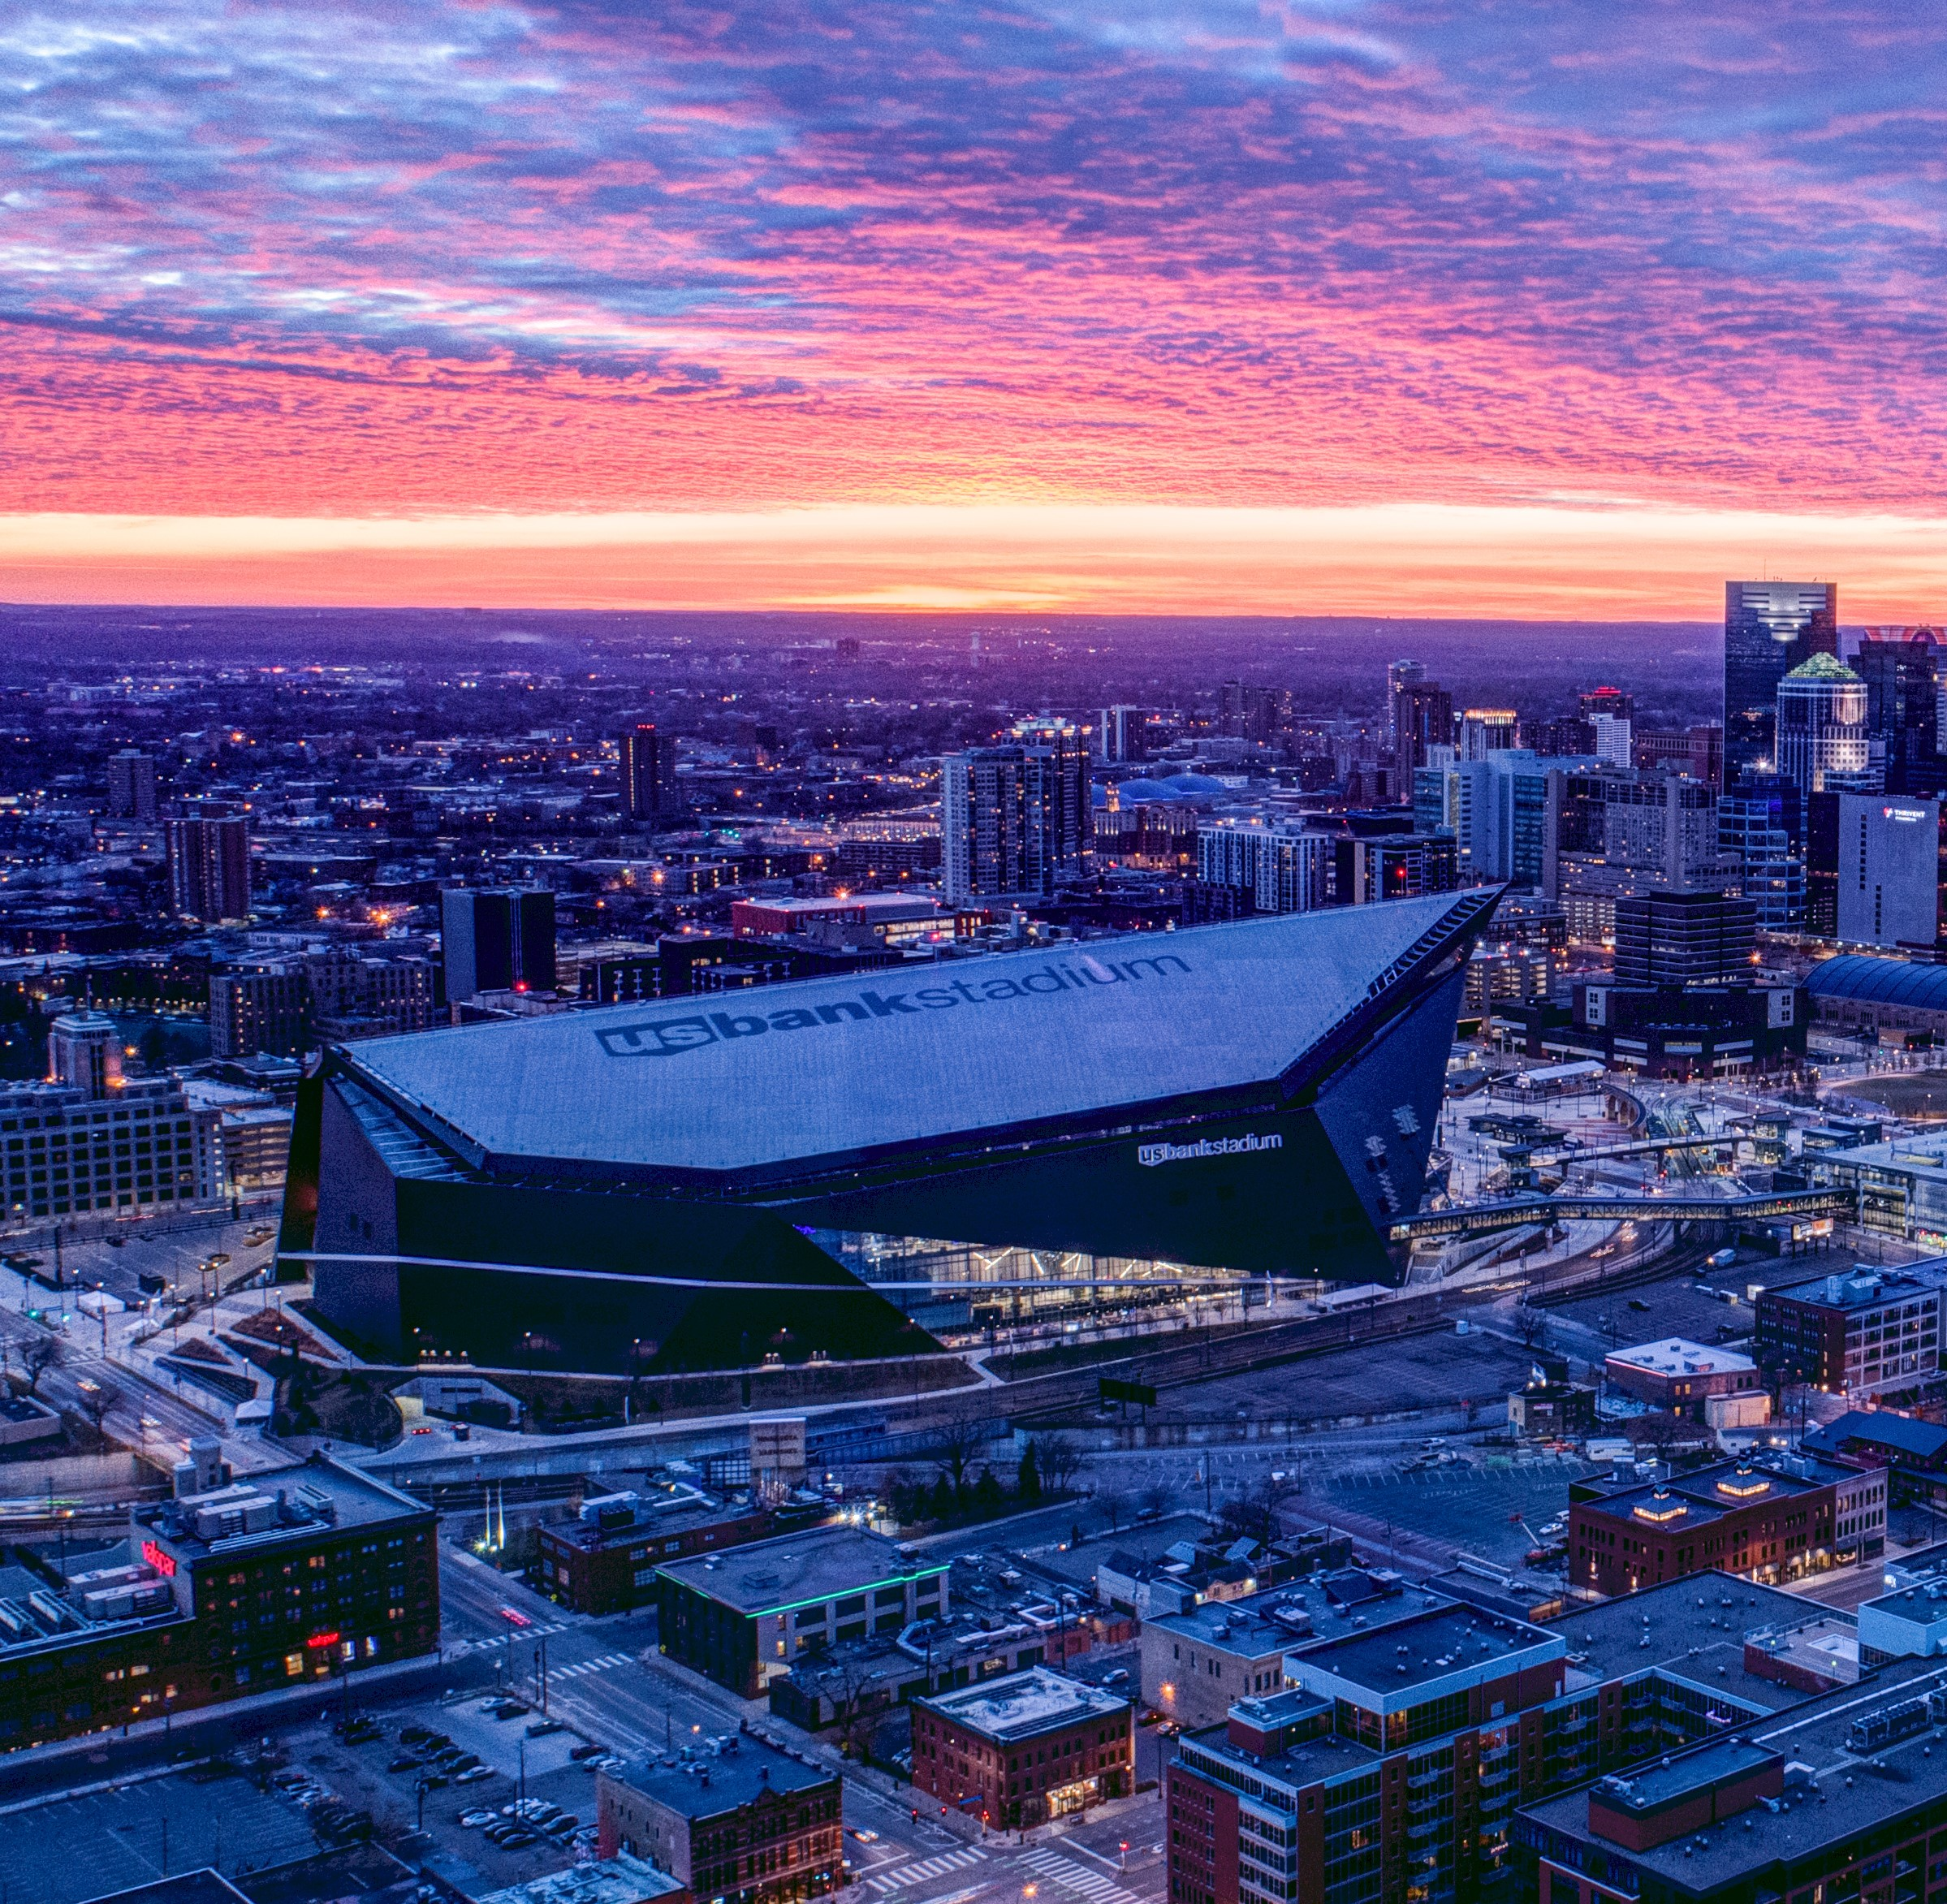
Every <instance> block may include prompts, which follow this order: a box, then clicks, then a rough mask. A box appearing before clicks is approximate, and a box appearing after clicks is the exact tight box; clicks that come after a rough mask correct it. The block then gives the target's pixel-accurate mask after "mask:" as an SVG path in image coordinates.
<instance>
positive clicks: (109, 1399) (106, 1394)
mask: <svg viewBox="0 0 1947 1904" xmlns="http://www.w3.org/2000/svg"><path fill="white" fill-rule="evenodd" d="M121 1399H122V1392H121V1390H120V1389H119V1388H110V1387H109V1385H108V1384H107V1383H106V1382H93V1383H91V1384H89V1385H88V1387H87V1388H84V1389H83V1390H82V1391H81V1405H82V1407H83V1408H84V1409H85V1410H87V1411H88V1419H89V1420H90V1421H91V1422H93V1423H94V1425H95V1432H96V1433H97V1435H98V1434H100V1433H101V1423H103V1422H104V1421H105V1420H106V1419H107V1417H108V1411H109V1410H110V1409H111V1408H113V1407H114V1405H115V1404H116V1403H117V1402H118V1401H120V1400H121Z"/></svg>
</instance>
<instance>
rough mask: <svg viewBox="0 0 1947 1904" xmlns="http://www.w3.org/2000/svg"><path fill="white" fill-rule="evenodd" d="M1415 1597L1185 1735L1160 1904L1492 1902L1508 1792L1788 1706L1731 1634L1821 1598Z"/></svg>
mask: <svg viewBox="0 0 1947 1904" xmlns="http://www.w3.org/2000/svg"><path fill="white" fill-rule="evenodd" d="M1405 1593H1406V1594H1407V1595H1408V1596H1409V1597H1412V1598H1418V1597H1421V1596H1420V1595H1419V1594H1418V1590H1417V1589H1415V1588H1413V1587H1408V1588H1406V1589H1405ZM1423 1599H1424V1612H1423V1621H1422V1622H1421V1623H1419V1624H1418V1630H1417V1631H1416V1630H1415V1628H1414V1626H1406V1627H1401V1628H1395V1629H1392V1630H1388V1631H1384V1632H1380V1633H1377V1634H1372V1635H1371V1636H1370V1637H1362V1638H1360V1639H1359V1640H1358V1641H1357V1642H1354V1643H1349V1644H1347V1645H1346V1646H1345V1647H1343V1648H1342V1649H1336V1648H1327V1649H1324V1651H1323V1654H1321V1655H1315V1656H1312V1658H1311V1660H1307V1659H1306V1658H1303V1657H1299V1658H1293V1660H1290V1661H1289V1662H1288V1665H1289V1673H1291V1674H1293V1675H1296V1676H1298V1677H1300V1678H1301V1679H1302V1683H1300V1684H1297V1685H1294V1686H1290V1687H1288V1688H1287V1690H1284V1691H1283V1692H1280V1693H1276V1694H1272V1695H1267V1696H1265V1697H1263V1698H1252V1699H1245V1700H1241V1701H1240V1702H1239V1703H1237V1704H1236V1705H1235V1706H1233V1708H1231V1711H1230V1713H1229V1715H1228V1720H1227V1721H1226V1723H1225V1724H1224V1725H1223V1726H1222V1727H1213V1728H1211V1729H1208V1730H1206V1731H1200V1732H1197V1733H1185V1735H1184V1737H1183V1738H1182V1739H1181V1741H1180V1742H1179V1745H1178V1750H1177V1754H1176V1758H1175V1759H1173V1760H1172V1762H1171V1763H1170V1764H1168V1766H1167V1767H1166V1768H1165V1786H1164V1806H1165V1811H1166V1815H1167V1819H1166V1844H1167V1846H1168V1861H1169V1889H1168V1896H1169V1898H1171V1899H1172V1904H1339V1901H1340V1900H1341V1899H1343V1898H1361V1897H1363V1898H1388V1897H1410V1896H1423V1897H1427V1898H1442V1897H1445V1898H1453V1897H1461V1898H1466V1897H1470V1896H1482V1895H1489V1896H1491V1895H1494V1894H1496V1893H1495V1892H1494V1891H1493V1890H1492V1889H1491V1888H1490V1887H1492V1886H1493V1885H1496V1884H1497V1883H1505V1880H1506V1879H1507V1877H1508V1876H1509V1874H1510V1869H1511V1866H1512V1863H1513V1841H1512V1831H1513V1824H1514V1821H1515V1812H1516V1808H1517V1806H1519V1805H1521V1804H1522V1803H1523V1802H1524V1801H1526V1802H1529V1803H1532V1802H1534V1801H1535V1799H1536V1798H1539V1797H1542V1796H1543V1795H1544V1794H1549V1793H1552V1792H1560V1791H1563V1790H1567V1789H1569V1788H1570V1787H1573V1786H1575V1785H1584V1784H1586V1783H1587V1781H1589V1780H1591V1779H1592V1778H1594V1777H1597V1776H1599V1775H1600V1774H1602V1773H1604V1772H1612V1771H1617V1770H1627V1769H1629V1768H1633V1767H1637V1766H1640V1765H1642V1764H1644V1763H1645V1762H1646V1761H1651V1762H1653V1761H1654V1760H1656V1759H1658V1758H1660V1757H1661V1756H1662V1755H1664V1754H1668V1753H1672V1752H1673V1751H1676V1750H1677V1748H1679V1747H1681V1746H1683V1745H1685V1744H1687V1743H1689V1742H1692V1741H1696V1740H1703V1739H1711V1738H1718V1737H1721V1736H1722V1735H1723V1734H1724V1733H1725V1731H1726V1730H1727V1729H1733V1728H1742V1727H1747V1726H1751V1725H1758V1724H1760V1723H1764V1722H1765V1721H1768V1719H1769V1718H1770V1716H1772V1715H1773V1714H1776V1713H1782V1712H1787V1711H1792V1710H1794V1709H1796V1708H1801V1707H1803V1706H1804V1705H1805V1704H1806V1703H1807V1693H1806V1691H1805V1690H1803V1688H1802V1687H1801V1686H1798V1685H1795V1684H1793V1683H1789V1682H1788V1681H1787V1680H1786V1679H1784V1678H1781V1677H1778V1676H1777V1675H1776V1673H1774V1672H1773V1671H1772V1664H1773V1661H1772V1656H1769V1655H1765V1656H1763V1657H1762V1658H1759V1657H1758V1656H1756V1655H1755V1654H1754V1653H1753V1652H1752V1651H1751V1647H1750V1645H1749V1641H1748V1638H1747V1636H1749V1635H1751V1634H1753V1633H1754V1632H1755V1631H1756V1630H1766V1631H1772V1630H1776V1629H1777V1628H1778V1627H1780V1626H1782V1625H1785V1624H1787V1623H1789V1622H1790V1621H1803V1619H1804V1618H1805V1617H1806V1615H1807V1612H1808V1611H1809V1612H1811V1613H1827V1612H1828V1609H1824V1608H1809V1609H1808V1608H1807V1605H1806V1604H1805V1603H1804V1602H1803V1601H1802V1600H1798V1599H1797V1598H1795V1597H1794V1596H1793V1595H1789V1594H1783V1593H1776V1592H1772V1591H1768V1590H1767V1589H1765V1588H1763V1587H1754V1586H1752V1585H1751V1584H1750V1583H1749V1582H1743V1581H1733V1580H1730V1579H1728V1578H1725V1576H1723V1575H1715V1576H1708V1577H1705V1578H1700V1579H1694V1580H1686V1581H1685V1582H1682V1583H1681V1584H1680V1585H1677V1586H1673V1587H1664V1588H1661V1589H1659V1590H1656V1591H1651V1592H1650V1593H1648V1594H1647V1595H1643V1597H1642V1598H1640V1599H1638V1600H1632V1601H1629V1602H1627V1603H1625V1602H1620V1601H1617V1602H1611V1603H1609V1604H1605V1605H1602V1606H1597V1607H1592V1608H1587V1609H1586V1610H1583V1611H1581V1612H1578V1613H1570V1614H1569V1615H1567V1616H1566V1617H1564V1618H1563V1619H1561V1621H1558V1622H1557V1623H1556V1624H1555V1625H1554V1626H1551V1627H1549V1628H1548V1629H1539V1628H1535V1627H1533V1626H1528V1625H1527V1624H1526V1622H1522V1621H1510V1622H1508V1626H1509V1627H1510V1628H1511V1629H1512V1630H1511V1631H1508V1632H1500V1631H1483V1632H1481V1633H1476V1632H1475V1631H1474V1630H1472V1628H1470V1626H1467V1625H1466V1622H1465V1613H1466V1610H1465V1609H1458V1608H1453V1606H1452V1605H1451V1604H1450V1603H1446V1602H1443V1601H1441V1600H1440V1598H1439V1596H1438V1595H1424V1596H1423ZM1832 1617H1834V1618H1836V1619H1838V1620H1840V1621H1843V1619H1844V1616H1843V1615H1837V1616H1832ZM1333 1651H1340V1653H1341V1659H1340V1665H1339V1666H1338V1667H1337V1668H1336V1669H1332V1670H1330V1671H1329V1673H1328V1675H1326V1676H1320V1677H1314V1664H1313V1663H1312V1662H1313V1661H1315V1660H1318V1659H1319V1658H1325V1659H1328V1660H1329V1658H1330V1656H1331V1654H1332V1652H1333ZM1551 1655H1552V1656H1551ZM1753 1659H1757V1660H1758V1664H1759V1667H1760V1670H1757V1671H1753V1670H1751V1666H1750V1664H1749V1663H1748V1662H1750V1661H1751V1660H1753ZM1341 1693H1343V1694H1345V1695H1347V1696H1344V1697H1341V1696H1340V1695H1341ZM1846 1696H1849V1697H1850V1696H1856V1695H1854V1694H1852V1693H1850V1692H1849V1693H1848V1694H1847V1695H1846ZM1388 1708H1391V1709H1390V1710H1389V1709H1388ZM1382 1736H1383V1737H1384V1738H1385V1741H1386V1742H1385V1743H1384V1744H1381V1743H1379V1742H1378V1741H1379V1739H1380V1738H1382ZM1595 1895H1596V1896H1597V1897H1598V1898H1607V1897H1608V1893H1607V1892H1606V1891H1602V1892H1599V1893H1595ZM1553 1904H1565V1895H1564V1893H1563V1892H1562V1890H1561V1889H1559V1888H1558V1889H1556V1891H1555V1893H1553ZM1585 1904H1587V1897H1586V1894H1585Z"/></svg>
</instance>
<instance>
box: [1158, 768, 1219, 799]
mask: <svg viewBox="0 0 1947 1904" xmlns="http://www.w3.org/2000/svg"><path fill="white" fill-rule="evenodd" d="M1163 785H1164V786H1165V787H1167V788H1169V789H1170V790H1171V791H1172V792H1174V793H1175V794H1176V797H1177V798H1178V799H1180V800H1181V799H1185V798H1187V797H1189V795H1190V794H1193V793H1228V792H1229V791H1230V789H1229V788H1228V787H1226V786H1225V785H1224V783H1223V782H1222V781H1221V780H1215V779H1211V776H1210V775H1208V774H1177V775H1174V776H1172V778H1171V779H1168V780H1165V781H1164V782H1163Z"/></svg>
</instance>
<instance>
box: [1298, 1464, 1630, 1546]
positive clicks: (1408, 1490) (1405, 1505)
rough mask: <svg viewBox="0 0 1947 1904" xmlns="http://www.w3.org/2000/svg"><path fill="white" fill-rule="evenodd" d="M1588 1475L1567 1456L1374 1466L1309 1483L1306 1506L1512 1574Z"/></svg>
mask: <svg viewBox="0 0 1947 1904" xmlns="http://www.w3.org/2000/svg"><path fill="white" fill-rule="evenodd" d="M1592 1471H1593V1470H1591V1466H1590V1464H1589V1463H1587V1462H1586V1461H1581V1460H1578V1458H1577V1457H1574V1456H1573V1455H1548V1454H1543V1455H1535V1456H1526V1457H1521V1458H1518V1459H1516V1458H1511V1457H1508V1456H1505V1455H1499V1454H1490V1455H1486V1456H1483V1457H1476V1458H1475V1459H1473V1460H1470V1461H1457V1462H1455V1463H1453V1465H1452V1466H1445V1467H1435V1468H1422V1469H1418V1470H1413V1471H1410V1472H1403V1471H1401V1469H1400V1468H1399V1467H1397V1466H1386V1467H1380V1466H1373V1467H1370V1468H1367V1469H1365V1470H1362V1471H1357V1472H1353V1473H1351V1474H1340V1475H1339V1476H1337V1477H1336V1478H1335V1479H1332V1480H1330V1481H1329V1482H1327V1483H1325V1484H1324V1485H1323V1487H1319V1484H1318V1483H1317V1481H1316V1480H1315V1479H1314V1481H1313V1483H1312V1487H1311V1489H1310V1493H1311V1497H1312V1499H1313V1500H1319V1499H1321V1498H1322V1499H1323V1500H1328V1501H1330V1502H1333V1503H1336V1504H1339V1505H1343V1506H1344V1507H1345V1509H1347V1510H1348V1511H1349V1512H1350V1513H1356V1514H1361V1515H1363V1516H1366V1517H1367V1518H1370V1519H1372V1520H1375V1521H1379V1522H1384V1524H1386V1525H1388V1526H1393V1527H1397V1528H1399V1529H1400V1530H1401V1531H1404V1532H1407V1533H1415V1534H1423V1535H1427V1536H1428V1537H1429V1538H1430V1539H1435V1540H1437V1541H1440V1542H1442V1543H1444V1544H1445V1545H1447V1546H1449V1547H1453V1548H1459V1549H1460V1550H1461V1552H1466V1553H1470V1554H1473V1555H1475V1556H1477V1557H1479V1559H1482V1560H1485V1561H1495V1562H1496V1563H1497V1564H1498V1565H1501V1566H1505V1567H1516V1568H1518V1567H1519V1566H1520V1565H1522V1561H1523V1560H1524V1559H1525V1557H1526V1555H1527V1552H1528V1551H1529V1549H1530V1548H1532V1547H1533V1546H1534V1545H1535V1536H1536V1535H1539V1531H1540V1529H1541V1527H1542V1526H1543V1524H1544V1523H1546V1522H1549V1521H1551V1520H1552V1519H1553V1518H1555V1517H1556V1516H1557V1515H1561V1514H1565V1513H1567V1511H1568V1506H1569V1483H1570V1482H1571V1481H1573V1480H1577V1479H1580V1477H1581V1476H1582V1475H1583V1474H1588V1473H1591V1472H1592Z"/></svg>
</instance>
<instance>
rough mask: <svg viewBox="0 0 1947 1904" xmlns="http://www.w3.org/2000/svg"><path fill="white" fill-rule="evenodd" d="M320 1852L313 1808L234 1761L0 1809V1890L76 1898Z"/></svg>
mask: <svg viewBox="0 0 1947 1904" xmlns="http://www.w3.org/2000/svg"><path fill="white" fill-rule="evenodd" d="M317 1849H318V1842H317V1838H316V1837H315V1836H314V1835H313V1832H312V1829H311V1826H310V1823H309V1819H308V1818H307V1817H306V1815H305V1814H304V1811H302V1810H301V1809H300V1808H299V1807H297V1806H296V1805H294V1804H293V1803H291V1801H290V1800H289V1799H287V1798H285V1797H284V1796H283V1794H281V1793H278V1792H274V1791H269V1790H260V1789H259V1787H258V1786H257V1785H256V1784H255V1783H253V1781H251V1780H250V1779H249V1778H248V1777H245V1776H244V1774H243V1773H241V1772H239V1771H236V1770H235V1769H234V1768H228V1769H226V1770H225V1771H223V1772H220V1773H218V1775H217V1776H215V1777H204V1776H201V1775H200V1774H199V1775H197V1776H194V1777H192V1776H191V1775H190V1774H189V1773H188V1772H172V1773H171V1774H170V1775H169V1776H167V1777H162V1778H150V1779H142V1780H139V1781H136V1782H133V1783H131V1784H127V1785H121V1786H119V1787H117V1788H116V1789H115V1790H111V1791H100V1792H88V1793H86V1794H83V1795H81V1796H79V1797H74V1798H57V1799H54V1800H53V1801H51V1802H50V1803H45V1804H35V1805H31V1806H28V1807H26V1808H25V1809H24V1810H19V1811H5V1812H0V1894H4V1896H5V1897H6V1898H8V1899H9V1900H13V1901H17V1904H30V1901H31V1904H77V1901H78V1900H80V1899H82V1898H100V1897H104V1896H106V1895H108V1894H110V1893H113V1892H116V1891H123V1890H128V1889H132V1888H133V1887H134V1886H135V1885H143V1884H149V1883H150V1882H152V1881H153V1880H155V1879H157V1878H159V1877H162V1876H166V1874H168V1873H170V1872H180V1871H187V1870H193V1869H194V1868H196V1867H197V1866H199V1865H205V1864H212V1865H215V1866H217V1867H218V1868H219V1869H221V1870H222V1871H225V1872H231V1873H235V1872H242V1871H254V1870H259V1869H261V1868H262V1867H264V1866H265V1865H267V1864H283V1863H287V1862H288V1861H289V1860H290V1859H293V1858H303V1857H305V1856H308V1855H309V1854H310V1853H311V1852H313V1851H315V1850H317Z"/></svg>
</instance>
